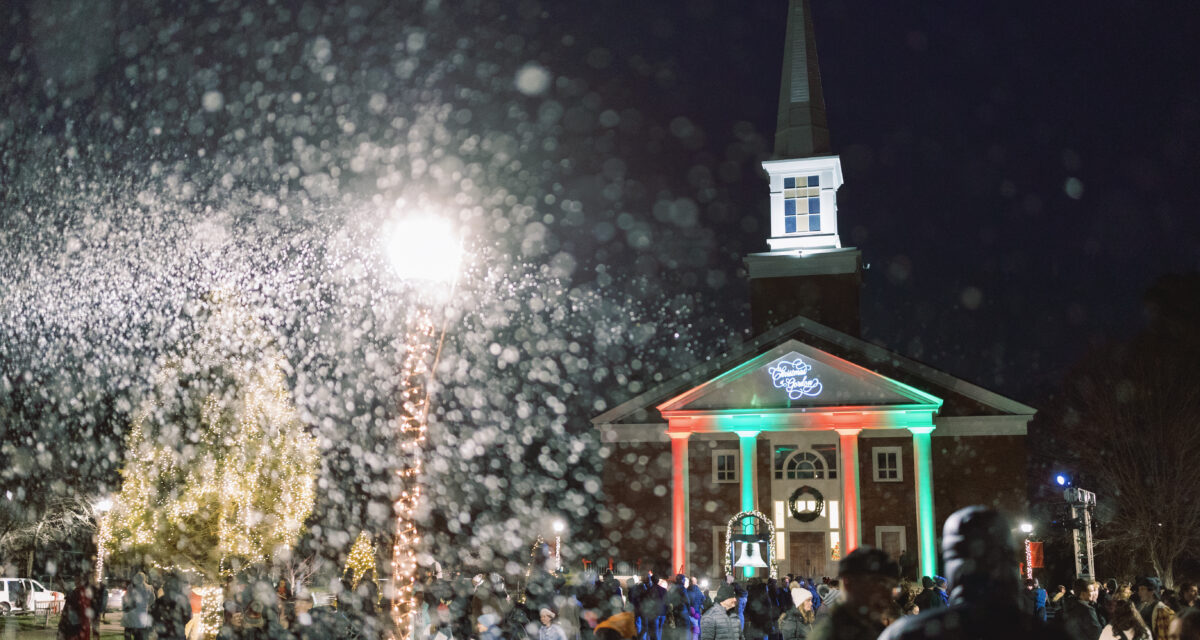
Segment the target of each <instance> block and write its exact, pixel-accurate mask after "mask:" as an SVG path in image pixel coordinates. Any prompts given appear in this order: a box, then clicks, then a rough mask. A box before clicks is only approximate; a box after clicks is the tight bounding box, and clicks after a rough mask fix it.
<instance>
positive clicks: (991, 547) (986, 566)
mask: <svg viewBox="0 0 1200 640" xmlns="http://www.w3.org/2000/svg"><path fill="white" fill-rule="evenodd" d="M1016 552H1017V550H1016V548H1015V546H1014V544H1013V540H1012V526H1011V525H1010V524H1009V522H1008V519H1007V518H1005V517H1004V516H1002V515H1000V513H999V512H998V511H995V510H992V509H987V508H984V507H967V508H965V509H960V510H958V511H956V512H954V514H953V515H951V516H950V517H949V518H948V519H947V520H946V526H945V528H944V530H943V533H942V558H943V560H944V561H945V565H946V571H947V575H946V577H947V578H949V579H950V584H953V585H954V590H953V591H952V592H951V593H950V606H948V607H945V608H942V609H935V610H933V611H922V612H921V613H920V614H918V615H916V616H911V617H906V618H902V619H900V620H898V621H896V622H895V623H893V624H892V625H891V626H890V627H888V628H887V629H886V630H885V631H884V632H883V634H882V635H881V636H879V640H1011V639H1012V638H1026V639H1029V640H1051V639H1053V640H1061V639H1062V638H1063V636H1062V634H1061V632H1059V631H1057V630H1054V629H1051V628H1050V627H1048V626H1046V625H1045V624H1043V623H1041V622H1040V621H1036V620H1034V619H1033V618H1032V617H1031V616H1030V615H1029V614H1028V613H1025V612H1024V611H1023V609H1022V607H1021V604H1020V602H1019V600H1018V598H1019V597H1020V596H1019V594H1020V590H1021V586H1020V582H1019V579H1018V576H1017V568H1016V565H1015V564H1014V563H1013V558H1015V557H1016Z"/></svg>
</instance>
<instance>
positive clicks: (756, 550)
mask: <svg viewBox="0 0 1200 640" xmlns="http://www.w3.org/2000/svg"><path fill="white" fill-rule="evenodd" d="M734 544H736V545H737V546H738V547H740V549H739V553H738V557H737V561H735V562H734V563H733V566H735V567H763V568H766V566H767V563H766V561H765V560H763V557H762V543H760V542H736V543H734Z"/></svg>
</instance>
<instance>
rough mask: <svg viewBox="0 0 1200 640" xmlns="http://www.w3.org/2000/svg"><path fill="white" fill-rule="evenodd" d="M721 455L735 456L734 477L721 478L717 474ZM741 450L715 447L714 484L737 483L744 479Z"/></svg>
mask: <svg viewBox="0 0 1200 640" xmlns="http://www.w3.org/2000/svg"><path fill="white" fill-rule="evenodd" d="M721 456H732V457H733V479H732V480H729V479H724V480H722V479H720V478H719V477H718V476H717V459H718V458H719V457H721ZM740 456H741V452H740V451H738V450H737V449H713V452H712V481H713V484H736V483H738V482H741V481H742V469H741V463H742V461H741V458H740Z"/></svg>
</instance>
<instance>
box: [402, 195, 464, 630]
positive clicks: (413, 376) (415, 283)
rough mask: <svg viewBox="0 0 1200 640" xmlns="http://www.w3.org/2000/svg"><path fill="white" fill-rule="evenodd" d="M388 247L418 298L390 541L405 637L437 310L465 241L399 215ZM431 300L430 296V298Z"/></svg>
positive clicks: (406, 363) (407, 354)
mask: <svg viewBox="0 0 1200 640" xmlns="http://www.w3.org/2000/svg"><path fill="white" fill-rule="evenodd" d="M384 242H385V250H386V251H387V256H388V258H389V261H390V262H391V266H392V268H393V270H394V271H395V273H396V275H397V276H398V277H399V278H400V280H401V281H402V282H403V283H404V284H405V285H406V286H407V287H409V288H410V290H411V291H412V292H413V293H414V294H415V295H414V298H415V299H414V300H413V304H412V306H411V307H410V308H409V313H408V330H407V332H406V334H405V340H404V356H403V360H402V362H401V368H400V376H401V380H400V385H401V387H400V416H399V419H398V421H397V422H398V429H399V432H400V440H401V444H400V446H401V448H402V449H401V453H402V454H403V460H402V462H401V468H400V469H397V471H396V473H397V475H398V476H399V477H400V478H401V479H402V480H403V483H404V488H403V489H402V490H401V492H400V496H399V497H398V498H397V499H396V501H395V503H394V506H395V511H396V536H395V539H394V541H393V544H392V621H393V622H394V623H395V625H396V630H397V632H398V635H399V636H400V637H405V636H406V635H407V634H408V632H409V628H410V625H409V624H408V618H409V616H411V615H412V613H413V612H414V611H415V609H416V603H415V602H414V601H413V583H414V582H415V579H416V569H417V562H416V548H417V545H418V544H419V543H420V537H419V535H418V532H417V527H416V520H415V514H416V510H417V508H418V506H419V505H420V499H421V490H420V486H419V485H418V484H417V481H418V478H419V476H420V474H421V463H422V460H421V456H422V445H423V444H424V442H425V433H426V426H427V422H428V417H429V384H430V383H431V382H432V381H433V377H434V372H435V370H436V368H437V363H438V360H439V359H440V358H441V353H442V344H443V342H444V340H445V337H446V321H447V319H448V314H446V313H444V309H443V314H442V322H441V330H440V331H437V330H436V329H435V323H434V318H433V311H434V308H435V307H436V306H437V301H438V299H439V298H441V297H440V296H439V295H437V294H440V293H442V292H446V293H447V295H446V296H445V298H442V301H443V302H446V301H449V300H450V298H452V297H453V295H454V290H455V287H456V286H457V284H458V274H459V264H460V262H461V260H462V242H461V239H460V238H459V236H458V234H456V233H455V232H454V230H453V229H452V227H451V225H450V223H449V222H448V221H446V220H444V219H441V218H438V217H435V216H430V215H414V216H405V217H402V218H398V219H396V220H395V221H393V222H391V223H390V224H388V225H387V226H386V227H385V229H384ZM427 298H431V299H427Z"/></svg>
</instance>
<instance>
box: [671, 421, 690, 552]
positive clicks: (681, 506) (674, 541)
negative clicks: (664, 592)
mask: <svg viewBox="0 0 1200 640" xmlns="http://www.w3.org/2000/svg"><path fill="white" fill-rule="evenodd" d="M667 435H669V436H671V466H672V475H671V548H672V550H673V553H672V564H673V565H674V566H673V567H672V568H671V571H672V572H676V571H681V572H683V573H685V574H686V573H688V566H687V548H688V531H689V529H690V528H691V522H690V521H689V520H690V518H689V514H688V495H689V492H690V489H689V487H688V477H689V475H690V474H689V473H688V436H690V435H692V434H690V433H668V434H667Z"/></svg>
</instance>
